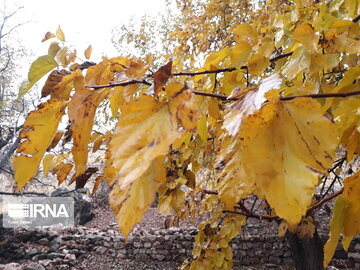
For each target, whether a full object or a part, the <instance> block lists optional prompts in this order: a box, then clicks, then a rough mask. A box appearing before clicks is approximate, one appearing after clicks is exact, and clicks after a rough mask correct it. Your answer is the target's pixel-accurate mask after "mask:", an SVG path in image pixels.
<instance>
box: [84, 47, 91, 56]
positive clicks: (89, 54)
mask: <svg viewBox="0 0 360 270" xmlns="http://www.w3.org/2000/svg"><path fill="white" fill-rule="evenodd" d="M91 53H92V46H91V45H89V47H87V49H86V50H85V52H84V55H85V58H86V59H90V57H91Z"/></svg>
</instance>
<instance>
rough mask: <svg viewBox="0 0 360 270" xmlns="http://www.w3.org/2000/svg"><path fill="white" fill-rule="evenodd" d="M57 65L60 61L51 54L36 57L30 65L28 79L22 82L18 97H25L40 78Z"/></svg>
mask: <svg viewBox="0 0 360 270" xmlns="http://www.w3.org/2000/svg"><path fill="white" fill-rule="evenodd" d="M57 66H58V63H57V62H56V61H55V59H54V57H52V56H50V55H43V56H40V57H39V58H38V59H36V60H35V61H34V62H33V63H32V64H31V66H30V70H29V73H28V80H25V81H23V82H22V83H21V86H20V89H19V94H18V98H21V97H23V96H24V95H25V94H26V93H27V92H28V91H29V90H30V88H31V87H33V86H34V84H35V83H36V82H37V81H38V80H40V79H41V78H42V77H44V75H45V74H47V73H48V72H49V71H51V70H52V69H53V68H55V67H57Z"/></svg>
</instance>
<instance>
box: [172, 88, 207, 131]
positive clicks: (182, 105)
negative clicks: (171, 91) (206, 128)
mask: <svg viewBox="0 0 360 270" xmlns="http://www.w3.org/2000/svg"><path fill="white" fill-rule="evenodd" d="M200 102H201V98H200V97H199V96H195V95H194V94H192V93H191V91H189V90H183V89H182V91H180V92H179V93H177V94H175V96H174V97H173V98H172V100H171V102H170V103H169V107H170V112H171V116H172V118H173V122H174V123H175V122H177V123H178V125H181V126H182V127H183V128H185V129H186V130H193V129H195V128H196V126H197V122H198V108H199V104H200Z"/></svg>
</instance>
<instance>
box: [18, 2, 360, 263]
mask: <svg viewBox="0 0 360 270" xmlns="http://www.w3.org/2000/svg"><path fill="white" fill-rule="evenodd" d="M178 4H179V9H180V11H181V12H182V13H181V16H180V19H181V23H180V24H179V25H178V26H177V27H176V29H175V30H174V31H173V32H172V33H170V34H169V36H168V39H169V40H170V41H172V42H173V46H174V50H173V52H172V53H171V55H168V58H167V59H168V60H167V62H165V63H163V64H162V66H161V67H160V68H158V69H157V70H156V71H153V70H152V65H153V62H154V58H153V57H152V55H151V54H149V55H148V56H147V57H146V58H144V59H145V60H140V59H137V58H130V57H124V56H119V57H114V58H106V57H104V58H103V60H102V61H101V62H100V63H97V64H96V63H93V62H84V63H76V60H77V58H76V52H75V51H70V50H69V49H68V48H67V47H66V42H65V35H64V33H63V32H62V30H61V29H60V27H59V28H58V29H57V31H56V33H55V34H53V33H51V32H48V33H47V34H46V36H45V37H44V40H43V41H46V40H48V39H50V41H52V43H51V44H50V46H49V51H48V54H47V55H44V56H40V57H39V58H38V59H37V60H36V61H35V62H34V63H33V64H32V65H31V67H30V71H29V76H28V81H27V82H25V84H23V85H22V87H21V90H20V93H21V95H23V94H25V93H26V92H27V91H28V90H29V89H30V88H31V87H32V85H34V84H35V83H36V82H37V81H38V80H39V79H40V78H41V77H43V76H45V75H46V74H47V73H48V72H50V71H51V73H50V75H49V76H48V78H47V81H46V83H45V86H44V87H43V89H42V96H43V98H44V99H46V101H45V100H44V102H43V103H41V104H40V105H39V107H38V109H37V110H35V111H33V112H31V113H30V114H29V115H28V116H27V119H26V122H25V124H24V128H23V130H22V132H21V134H20V139H21V144H20V146H19V148H18V149H17V154H16V156H15V157H14V169H15V179H16V182H17V185H18V189H21V188H22V187H23V186H24V185H25V184H26V183H27V182H29V181H30V180H31V179H32V177H34V176H35V175H36V173H37V170H38V168H39V166H40V165H41V164H42V166H43V167H44V168H47V169H46V170H47V171H49V170H51V169H56V170H55V171H56V174H57V176H58V179H59V183H62V182H64V181H65V180H66V179H67V178H69V180H68V183H70V184H71V183H73V182H74V183H75V185H76V187H82V186H84V185H85V184H86V181H87V180H88V179H89V177H90V176H91V174H92V172H94V171H95V170H94V169H93V168H92V167H91V164H89V162H88V156H89V148H88V146H89V145H92V146H93V151H97V150H98V149H99V147H100V146H101V145H103V144H104V145H106V148H107V151H106V152H105V153H104V160H105V168H104V170H103V171H102V175H100V176H99V177H97V179H96V184H95V189H96V185H97V184H99V183H100V181H102V180H103V179H106V180H107V181H108V184H109V186H110V187H111V189H112V190H111V193H110V205H111V207H112V208H113V210H114V212H115V214H116V219H117V221H118V224H119V228H120V230H121V231H122V232H123V233H124V234H125V235H128V234H129V233H130V232H131V230H132V228H133V227H134V225H135V224H136V222H138V221H140V220H141V218H142V215H143V214H144V212H145V211H146V210H147V209H148V208H149V207H150V205H151V204H152V202H153V201H154V199H155V195H156V193H158V194H159V206H158V210H159V211H160V212H161V213H163V214H168V213H170V212H171V211H172V210H173V211H174V212H175V215H176V216H177V217H178V218H181V219H184V218H187V217H190V218H192V219H193V218H194V217H195V216H196V215H204V216H205V215H209V218H208V219H207V220H206V221H204V222H203V223H201V224H200V225H199V233H198V235H197V236H196V238H195V244H196V245H195V247H194V250H193V254H192V255H193V258H192V259H191V260H190V261H188V262H187V263H184V266H183V267H184V269H228V268H231V266H232V251H231V248H230V246H229V243H230V241H231V240H232V239H233V238H234V237H235V236H236V235H238V234H239V233H240V232H241V227H242V226H244V225H245V224H246V221H247V219H248V218H259V219H268V220H278V221H279V224H280V228H279V230H280V232H282V233H284V232H285V231H286V230H289V231H291V232H297V233H299V234H302V235H303V236H312V234H313V233H314V228H315V226H314V224H315V223H314V222H312V221H311V220H312V219H309V215H310V213H311V211H313V210H315V209H317V208H319V207H321V206H322V205H323V204H324V203H325V202H327V201H329V200H331V199H333V198H335V197H336V201H335V206H334V211H333V217H332V220H331V223H330V239H329V240H328V242H327V243H326V245H325V248H324V251H325V260H324V265H325V266H326V265H328V263H329V262H330V260H331V258H332V256H333V254H334V252H335V249H336V246H337V244H338V241H339V239H340V236H341V235H342V239H343V241H342V244H343V246H344V248H345V249H347V248H348V247H349V244H350V242H351V239H352V238H353V237H354V236H355V235H357V234H359V232H360V222H359V221H358V219H359V217H360V209H359V205H360V204H359V202H358V200H359V198H360V182H359V181H360V180H359V176H360V172H359V171H356V172H355V174H354V175H351V176H349V177H347V178H346V179H345V180H344V181H341V184H342V185H343V187H340V188H339V189H338V190H336V191H334V192H333V193H331V192H332V191H331V188H332V187H333V186H334V184H335V181H337V180H338V179H340V176H339V175H344V174H342V172H341V170H342V168H343V167H342V164H344V162H351V161H352V160H354V158H356V157H357V156H358V154H359V150H360V136H359V124H360V122H359V120H360V118H359V110H358V108H359V105H360V99H359V94H360V91H359V83H360V80H359V79H360V67H359V53H360V41H359V39H360V28H359V24H358V21H359V19H360V16H359V14H360V2H359V1H354V0H345V1H344V0H334V1H312V0H294V1H272V0H268V1H232V0H227V1H215V0H208V1H190V0H182V1H178ZM54 40H55V41H54ZM85 57H86V58H87V59H89V58H90V57H91V48H88V49H87V50H86V51H85ZM101 104H106V106H108V109H109V111H111V117H112V118H113V119H115V120H116V121H117V124H116V128H115V129H109V130H108V132H107V133H105V134H98V133H93V132H92V129H93V125H94V118H95V115H96V114H98V113H99V110H98V108H99V106H102V105H101ZM64 115H67V117H68V119H69V128H68V129H67V130H65V131H62V130H58V126H59V123H60V122H61V119H62V118H63V117H64ZM69 139H70V140H72V149H71V153H69V156H72V162H69V161H68V159H64V158H60V157H55V156H54V155H51V154H47V152H48V151H49V149H51V148H53V147H55V146H56V144H57V143H58V142H59V141H60V140H63V141H69ZM343 152H345V154H344V156H342V155H341V153H343ZM49 164H52V165H51V166H50V165H49ZM331 173H333V174H334V175H336V177H335V180H331V181H332V182H331V181H330V182H331V184H330V183H329V182H327V181H328V179H329V177H328V176H329V174H331ZM70 174H72V176H71V177H68V176H69V175H70ZM337 177H338V178H337ZM329 186H330V187H329ZM249 198H252V199H253V198H257V199H256V200H258V199H260V200H263V201H264V202H266V205H267V206H268V212H267V213H257V212H256V211H255V210H254V209H253V207H252V208H249V207H247V206H246V204H245V203H244V202H245V201H246V200H247V199H249ZM305 219H306V220H307V221H309V222H306V224H310V225H308V226H305V225H304V224H305V223H304V222H303V221H304V220H305Z"/></svg>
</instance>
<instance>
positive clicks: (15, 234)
mask: <svg viewBox="0 0 360 270" xmlns="http://www.w3.org/2000/svg"><path fill="white" fill-rule="evenodd" d="M196 233H197V232H196V231H195V230H180V229H178V228H172V229H169V230H159V231H154V230H150V231H148V232H145V231H140V232H135V233H132V234H131V235H130V236H129V239H128V241H127V242H125V239H124V237H123V236H122V235H121V234H120V233H119V232H118V231H116V230H107V231H99V230H98V229H92V228H85V227H81V226H79V227H77V228H74V229H71V230H66V231H64V230H63V231H55V230H41V231H27V230H12V231H10V230H8V231H7V232H5V233H4V232H1V233H0V234H1V239H0V240H1V242H0V264H7V263H11V262H19V261H25V260H32V261H38V260H46V259H55V258H60V259H62V260H64V261H65V262H68V263H69V264H71V261H75V260H76V259H77V258H78V257H79V256H81V255H82V254H86V253H88V252H96V253H98V254H107V255H110V256H113V257H117V258H121V259H123V258H124V259H135V260H158V261H183V260H184V259H186V258H190V257H191V251H192V247H193V240H194V235H195V234H196ZM231 244H232V248H233V254H234V261H235V264H241V265H256V264H260V263H261V264H274V265H284V264H285V265H291V264H292V259H291V252H290V250H289V248H288V244H287V241H286V239H285V238H279V237H275V236H262V237H251V238H245V237H241V236H238V237H237V238H235V239H234V240H233V242H232V243H231ZM334 258H335V260H334V262H333V265H335V266H336V267H338V268H345V267H348V268H350V269H360V238H355V239H354V240H353V242H352V245H351V246H350V249H349V252H348V253H346V252H345V251H343V250H342V249H341V248H340V247H339V248H338V250H337V252H336V254H335V257H334Z"/></svg>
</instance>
